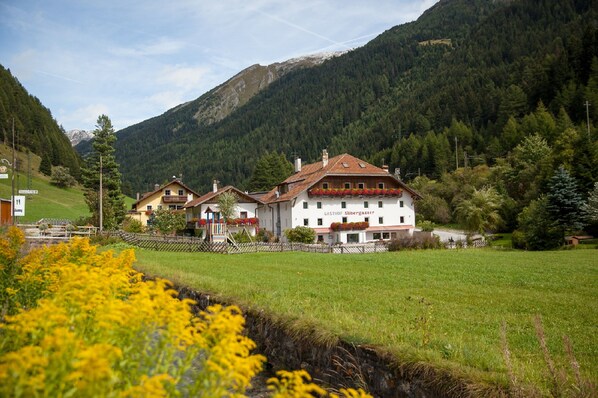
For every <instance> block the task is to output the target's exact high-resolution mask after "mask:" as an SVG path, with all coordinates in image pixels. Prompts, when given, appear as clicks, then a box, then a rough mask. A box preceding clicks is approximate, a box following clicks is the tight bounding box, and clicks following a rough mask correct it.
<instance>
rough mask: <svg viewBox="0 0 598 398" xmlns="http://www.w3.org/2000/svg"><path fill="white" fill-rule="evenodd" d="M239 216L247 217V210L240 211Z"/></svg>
mask: <svg viewBox="0 0 598 398" xmlns="http://www.w3.org/2000/svg"><path fill="white" fill-rule="evenodd" d="M239 217H240V218H247V212H246V211H242V212H241V213H239Z"/></svg>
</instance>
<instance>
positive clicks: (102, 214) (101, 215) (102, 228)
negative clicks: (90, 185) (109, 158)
mask: <svg viewBox="0 0 598 398" xmlns="http://www.w3.org/2000/svg"><path fill="white" fill-rule="evenodd" d="M103 198H104V194H103V192H102V155H100V233H102V231H103V230H104V210H103V208H102V207H103V203H102V200H103Z"/></svg>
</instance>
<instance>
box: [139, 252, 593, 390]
mask: <svg viewBox="0 0 598 398" xmlns="http://www.w3.org/2000/svg"><path fill="white" fill-rule="evenodd" d="M136 252H137V258H138V262H137V268H138V269H140V270H141V271H143V272H145V273H147V274H151V275H159V276H162V277H165V278H168V279H170V280H172V281H174V282H175V283H177V284H181V285H186V286H190V287H193V288H195V289H197V290H199V291H202V292H207V293H211V294H213V295H215V296H219V297H220V298H222V299H225V300H227V301H232V302H235V303H238V304H241V305H243V306H245V307H251V308H254V309H263V310H264V311H267V312H268V313H269V314H271V315H272V316H273V317H274V318H277V319H281V320H284V321H285V322H287V324H289V325H290V327H291V328H294V329H296V330H298V331H299V332H300V331H302V330H308V329H309V330H311V329H315V330H317V331H318V335H319V336H320V338H321V339H322V340H329V341H333V340H334V339H335V338H337V337H339V338H341V339H344V340H348V341H351V342H356V343H371V344H375V345H376V346H378V347H380V349H381V350H383V351H387V352H391V353H393V354H395V355H396V356H397V357H398V358H400V359H401V361H403V362H412V361H414V362H424V363H428V364H432V365H433V366H435V367H439V368H443V369H449V370H450V371H451V372H453V373H454V374H456V375H461V376H465V377H466V378H468V379H471V380H474V381H477V382H490V383H498V384H506V383H507V375H506V366H505V363H504V360H503V355H502V348H501V339H500V326H501V323H502V322H503V321H504V322H505V323H506V330H507V340H508V344H509V348H510V350H511V353H512V357H513V358H512V359H513V369H514V371H515V372H516V374H517V376H518V379H519V380H521V381H523V382H524V383H529V384H532V385H535V386H538V387H539V388H540V389H541V390H543V392H544V393H546V391H547V385H548V383H549V382H548V379H547V369H546V366H545V364H544V360H543V356H542V351H541V349H540V347H539V343H538V339H537V338H536V332H535V329H534V322H533V318H534V316H535V315H540V316H541V318H542V321H543V325H544V330H545V333H546V339H547V342H548V348H549V350H550V352H551V354H552V355H553V356H554V359H555V361H556V363H557V365H558V366H562V367H563V368H567V369H568V368H569V367H568V365H567V361H568V360H567V357H566V354H565V350H564V348H563V344H562V338H563V335H567V336H568V337H569V338H570V339H571V341H572V343H573V349H574V353H575V356H576V358H577V360H578V361H579V363H580V365H581V371H582V374H583V375H585V377H586V378H589V379H591V380H593V381H594V382H596V381H598V251H596V250H568V251H553V252H520V251H505V250H492V249H483V250H451V251H448V250H445V251H412V252H393V253H383V254H373V255H321V254H311V253H255V254H247V255H233V256H224V255H216V254H206V253H165V252H153V251H147V250H140V249H138V250H136Z"/></svg>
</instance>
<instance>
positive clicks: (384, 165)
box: [382, 164, 388, 173]
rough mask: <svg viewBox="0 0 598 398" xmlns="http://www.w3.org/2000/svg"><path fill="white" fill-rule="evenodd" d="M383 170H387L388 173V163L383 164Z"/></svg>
mask: <svg viewBox="0 0 598 398" xmlns="http://www.w3.org/2000/svg"><path fill="white" fill-rule="evenodd" d="M382 170H384V171H386V172H387V173H388V165H387V164H383V165H382Z"/></svg>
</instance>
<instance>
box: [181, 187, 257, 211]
mask: <svg viewBox="0 0 598 398" xmlns="http://www.w3.org/2000/svg"><path fill="white" fill-rule="evenodd" d="M228 191H232V192H234V193H235V194H237V196H238V197H239V198H241V199H244V202H243V203H251V202H256V203H260V204H261V203H262V201H260V200H259V199H256V198H254V197H252V196H250V195H249V194H246V193H245V192H242V191H240V190H239V189H237V188H235V187H233V186H232V185H227V186H225V187H222V188H220V189H218V190H217V191H216V192H213V191H212V192H208V193H207V194H205V195H203V196H200V197H199V198H197V199H194V200H192V201H191V202H189V203H187V204H185V206H183V207H184V208H188V207H196V206H199V205H201V204H203V203H206V202H208V201H210V200H212V199H214V198H216V197H217V196H218V195H220V194H222V193H224V192H228Z"/></svg>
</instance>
